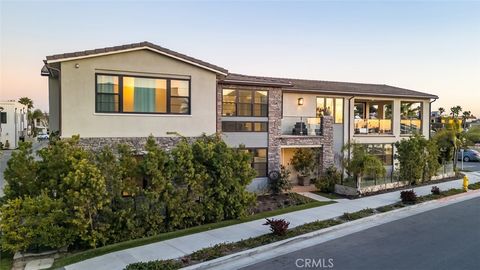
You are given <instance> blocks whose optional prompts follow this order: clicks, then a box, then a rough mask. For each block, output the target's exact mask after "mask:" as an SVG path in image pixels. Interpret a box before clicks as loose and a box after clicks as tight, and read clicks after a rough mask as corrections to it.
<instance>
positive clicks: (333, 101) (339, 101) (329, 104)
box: [317, 97, 343, 124]
mask: <svg viewBox="0 0 480 270" xmlns="http://www.w3.org/2000/svg"><path fill="white" fill-rule="evenodd" d="M325 113H327V114H329V115H332V116H333V119H334V121H335V124H342V123H343V98H328V97H317V116H318V117H320V116H322V115H324V114H325Z"/></svg>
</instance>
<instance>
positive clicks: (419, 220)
mask: <svg viewBox="0 0 480 270" xmlns="http://www.w3.org/2000/svg"><path fill="white" fill-rule="evenodd" d="M479 258H480V198H475V199H470V200H467V201H464V202H459V203H455V204H452V205H449V206H445V207H442V208H438V209H435V210H431V211H428V212H424V213H421V214H418V215H414V216H411V217H408V218H404V219H401V220H398V221H394V222H390V223H386V224H383V225H380V226H376V227H373V228H370V229H367V230H365V231H361V232H358V233H354V234H351V235H348V236H345V237H341V238H338V239H335V240H332V241H328V242H325V243H322V244H319V245H316V246H312V247H309V248H305V249H303V250H298V251H296V252H293V253H289V254H288V255H284V256H281V257H277V258H274V259H270V260H267V261H263V262H261V263H258V264H255V265H251V266H249V267H246V268H243V269H252V270H253V269H255V270H257V269H262V270H263V269H266V270H269V269H271V270H281V269H342V270H349V269H355V270H356V269H379V270H383V269H389V270H390V269H406V270H407V269H408V270H410V269H418V270H429V269H431V270H440V269H479V268H480V261H479V260H478V259H479Z"/></svg>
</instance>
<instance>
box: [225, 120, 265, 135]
mask: <svg viewBox="0 0 480 270" xmlns="http://www.w3.org/2000/svg"><path fill="white" fill-rule="evenodd" d="M223 123H235V131H224V130H223ZM240 123H250V124H252V131H244V130H240V129H239V128H238V125H239V124H240ZM258 123H259V124H265V125H266V130H265V131H255V124H258ZM222 132H224V133H237V132H243V133H245V132H246V133H251V132H254V133H265V132H268V122H266V121H222Z"/></svg>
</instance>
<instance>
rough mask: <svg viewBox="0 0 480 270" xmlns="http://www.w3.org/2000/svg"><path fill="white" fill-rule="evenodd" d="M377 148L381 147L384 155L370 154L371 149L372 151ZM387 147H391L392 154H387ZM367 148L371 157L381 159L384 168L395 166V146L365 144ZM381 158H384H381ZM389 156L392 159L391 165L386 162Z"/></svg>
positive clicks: (388, 144)
mask: <svg viewBox="0 0 480 270" xmlns="http://www.w3.org/2000/svg"><path fill="white" fill-rule="evenodd" d="M375 146H381V148H382V150H383V154H382V155H376V154H372V153H370V152H369V149H371V148H370V147H372V148H373V147H375ZM387 146H390V149H391V151H392V153H391V154H386V149H387V148H386V147H387ZM365 148H366V150H367V153H369V154H370V155H373V156H376V157H377V158H378V159H380V160H381V161H382V163H383V166H393V164H394V158H395V153H394V152H395V150H394V149H395V145H394V144H393V143H366V144H365ZM379 156H382V158H380V157H379ZM387 156H389V157H390V160H391V162H392V163H391V164H386V163H385V161H386V160H387Z"/></svg>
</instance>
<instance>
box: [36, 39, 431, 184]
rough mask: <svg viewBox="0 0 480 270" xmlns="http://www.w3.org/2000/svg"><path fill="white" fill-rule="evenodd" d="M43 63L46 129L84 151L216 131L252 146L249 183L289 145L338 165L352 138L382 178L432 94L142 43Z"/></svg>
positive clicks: (283, 161) (424, 121)
mask: <svg viewBox="0 0 480 270" xmlns="http://www.w3.org/2000/svg"><path fill="white" fill-rule="evenodd" d="M44 63H45V66H44V67H43V69H42V75H45V76H48V77H49V98H50V130H51V131H59V132H60V134H61V136H62V137H70V136H72V135H75V134H80V136H81V138H82V139H81V143H82V144H83V145H84V146H86V147H90V148H93V149H98V148H99V147H102V146H103V145H106V144H115V143H119V142H124V143H129V144H131V145H132V146H134V147H137V148H139V147H141V145H142V143H143V142H144V141H145V139H146V137H147V136H148V135H150V134H152V135H153V136H155V137H156V138H157V141H158V142H159V143H160V144H161V145H163V146H165V147H166V148H169V147H171V146H172V145H174V144H175V143H176V142H177V141H178V140H179V138H180V137H179V136H178V135H179V134H180V135H182V136H184V137H191V138H195V137H198V136H201V135H202V134H213V133H216V132H220V133H221V134H222V136H223V138H224V140H225V141H226V143H227V144H228V145H230V146H232V147H240V146H242V147H245V149H246V150H247V151H249V152H251V153H252V155H253V159H252V166H253V167H254V168H255V169H256V170H257V176H258V177H257V178H256V179H255V180H254V182H253V183H252V185H251V188H252V189H259V188H261V187H262V186H263V185H265V183H266V179H267V175H268V173H269V172H270V171H276V170H279V168H280V165H284V166H287V167H289V166H290V165H289V164H290V159H291V157H292V156H293V153H294V151H295V149H297V148H299V147H309V148H317V149H318V150H319V151H318V152H319V153H320V155H319V159H318V161H316V162H318V164H319V167H320V168H323V169H324V168H326V167H328V166H330V165H333V164H335V165H336V166H337V167H339V168H341V160H342V157H343V154H344V153H343V152H342V146H343V145H344V144H345V143H347V142H349V141H352V140H353V141H355V142H357V143H362V144H367V145H368V149H369V151H371V152H372V153H374V154H375V155H377V156H378V157H380V158H381V159H382V160H383V161H384V163H385V166H387V168H388V171H389V175H391V174H392V171H393V166H394V158H393V157H394V151H395V149H394V146H393V144H394V143H395V142H396V141H399V140H401V139H402V138H405V137H408V136H410V135H412V134H414V133H421V134H423V135H424V136H426V137H429V116H430V107H431V102H432V100H435V99H437V98H438V97H437V96H436V95H432V94H427V93H422V92H418V91H413V90H409V89H404V88H398V87H393V86H388V85H379V84H361V83H346V82H329V81H320V80H302V79H287V78H271V77H258V76H247V75H241V74H234V73H230V72H228V70H226V69H224V68H221V67H218V66H216V65H213V64H209V63H207V62H204V61H201V60H198V59H195V58H193V57H190V56H187V55H183V54H180V53H177V52H174V51H171V50H168V49H165V48H163V47H160V46H158V45H155V44H152V43H149V42H142V43H135V44H129V45H123V46H116V47H109V48H102V49H95V50H87V51H80V52H74V53H66V54H58V55H53V56H47V59H46V60H45V61H44ZM292 181H295V176H294V174H293V175H292Z"/></svg>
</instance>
